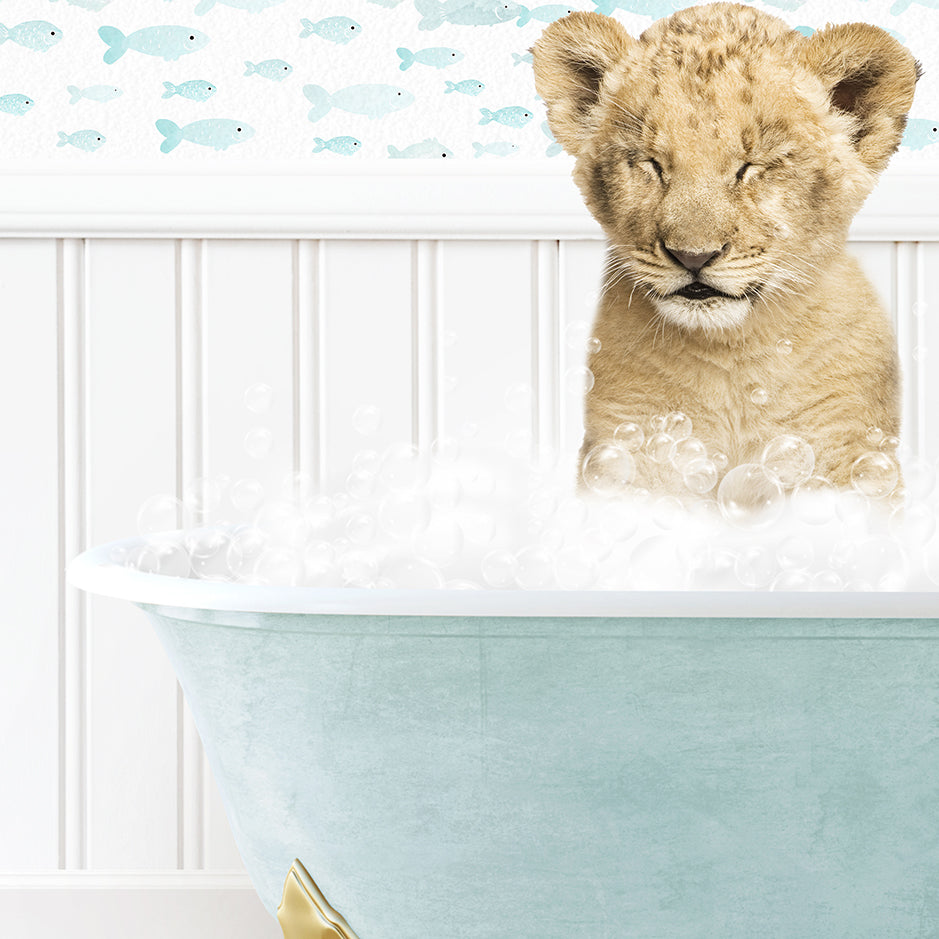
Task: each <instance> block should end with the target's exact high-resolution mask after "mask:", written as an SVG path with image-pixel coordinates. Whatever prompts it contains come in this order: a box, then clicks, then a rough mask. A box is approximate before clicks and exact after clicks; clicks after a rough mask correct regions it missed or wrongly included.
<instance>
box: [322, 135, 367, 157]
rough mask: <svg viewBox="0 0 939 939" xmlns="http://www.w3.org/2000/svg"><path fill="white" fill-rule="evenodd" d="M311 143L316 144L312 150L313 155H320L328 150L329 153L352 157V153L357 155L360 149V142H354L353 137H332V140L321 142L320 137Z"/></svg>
mask: <svg viewBox="0 0 939 939" xmlns="http://www.w3.org/2000/svg"><path fill="white" fill-rule="evenodd" d="M313 142H314V143H315V144H316V146H315V147H314V148H313V152H314V153H322V152H323V151H324V150H329V151H330V153H339V154H341V155H342V156H352V154H353V153H358V152H359V150H361V148H362V141H361V140H356V139H355V137H333V139H332V140H323V138H322V137H314V138H313Z"/></svg>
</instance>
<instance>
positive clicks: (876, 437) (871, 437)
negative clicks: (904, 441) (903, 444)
mask: <svg viewBox="0 0 939 939" xmlns="http://www.w3.org/2000/svg"><path fill="white" fill-rule="evenodd" d="M885 436H886V435H885V434H884V432H883V431H882V430H881V429H880V428H879V427H868V428H867V438H866V439H867V442H868V443H869V444H870V445H871V446H872V447H879V446H880V444H881V441H882V440H883V439H884V437H885Z"/></svg>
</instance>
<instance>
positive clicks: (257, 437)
mask: <svg viewBox="0 0 939 939" xmlns="http://www.w3.org/2000/svg"><path fill="white" fill-rule="evenodd" d="M273 446H274V435H273V434H272V433H271V432H270V430H268V428H266V427H252V428H251V430H249V431H248V432H247V433H246V434H245V451H246V452H247V454H248V456H250V457H251V458H252V459H255V460H263V459H264V458H265V457H266V456H268V455H269V454H270V452H271V448H272V447H273Z"/></svg>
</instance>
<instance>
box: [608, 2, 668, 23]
mask: <svg viewBox="0 0 939 939" xmlns="http://www.w3.org/2000/svg"><path fill="white" fill-rule="evenodd" d="M593 2H594V3H595V4H596V5H597V13H605V14H606V15H607V16H611V15H612V13H613V11H614V10H625V11H626V12H627V13H638V14H640V15H641V16H651V17H652V18H653V19H656V20H657V19H659V18H660V17H663V16H668V15H669V14H670V13H674V12H675V11H676V10H680V9H681V7H682V6H684V4H681V5H680V6H675V4H674V3H673V2H671V0H593Z"/></svg>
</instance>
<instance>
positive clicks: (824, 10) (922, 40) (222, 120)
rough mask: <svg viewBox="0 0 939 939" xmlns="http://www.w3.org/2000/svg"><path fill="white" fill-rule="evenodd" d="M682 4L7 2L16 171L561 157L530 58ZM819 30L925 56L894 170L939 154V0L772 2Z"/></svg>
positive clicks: (4, 101) (766, 6)
mask: <svg viewBox="0 0 939 939" xmlns="http://www.w3.org/2000/svg"><path fill="white" fill-rule="evenodd" d="M687 5H688V4H684V3H681V2H680V0H569V2H567V3H538V2H537V0H531V2H528V3H522V2H519V0H3V2H2V3H0V165H4V166H7V167H13V166H23V165H24V164H28V165H35V164H37V163H43V164H46V163H48V164H50V165H51V166H55V165H60V166H63V165H69V164H71V165H74V164H76V163H82V162H84V163H88V162H89V161H95V162H96V163H105V164H107V163H114V164H125V163H128V162H132V163H161V162H163V163H166V164H173V163H175V164H177V165H179V164H181V163H185V162H193V161H195V162H205V161H210V162H216V163H219V164H224V165H229V164H237V163H239V162H250V163H257V162H259V161H277V162H278V163H280V164H282V163H284V162H296V163H298V164H309V165H311V166H312V165H315V164H316V163H317V162H319V161H327V160H330V161H364V160H451V161H452V160H474V161H477V160H488V161H499V160H529V161H531V160H534V161H541V160H551V159H554V158H556V157H558V156H559V155H560V153H561V148H560V146H559V145H558V144H557V143H556V142H555V140H554V139H553V137H552V136H551V133H550V131H549V129H548V125H547V122H546V121H545V113H544V106H543V104H542V103H541V101H540V100H539V99H538V98H537V95H536V94H535V89H534V84H533V79H532V69H531V55H530V53H529V52H528V49H529V48H530V47H531V45H532V43H533V42H534V41H535V40H536V39H537V37H538V35H539V34H540V32H541V30H542V29H544V27H545V25H546V24H548V23H550V22H552V21H553V20H555V19H557V18H559V17H561V16H564V15H565V14H567V13H568V12H570V11H573V10H597V11H599V12H601V13H605V14H608V15H611V16H615V17H616V18H617V19H619V20H620V21H621V22H622V23H623V24H624V25H625V26H626V27H627V28H628V29H629V30H630V31H632V32H633V33H634V34H637V35H638V34H639V33H640V32H642V30H643V29H645V28H646V27H647V26H648V25H649V24H650V23H651V22H652V21H653V20H655V19H658V18H660V17H662V16H666V15H668V14H669V13H672V12H674V11H675V10H677V9H680V8H681V7H682V6H687ZM754 5H755V6H758V7H760V8H761V9H763V10H766V11H767V12H769V13H773V14H775V15H777V16H779V17H781V18H782V19H784V20H785V21H786V22H788V23H789V24H790V25H791V26H792V27H793V28H796V29H799V30H800V31H802V32H804V33H806V34H810V33H811V32H812V31H813V30H815V29H818V28H820V27H822V26H824V25H825V24H826V23H829V22H833V23H836V22H852V21H857V20H863V21H866V22H869V23H875V24H877V25H879V26H882V27H883V28H885V29H887V30H889V31H890V32H891V33H892V34H893V35H894V36H896V37H897V38H898V39H900V40H901V41H902V42H904V43H905V44H906V45H907V46H908V47H909V48H910V49H911V51H912V52H913V53H914V55H915V56H916V57H917V58H918V59H919V60H920V62H922V64H923V66H924V68H925V74H924V77H923V78H922V80H921V81H920V84H919V87H918V89H917V97H916V101H915V103H914V105H913V111H912V113H911V120H910V122H909V125H908V128H907V130H906V133H905V135H904V138H903V145H902V147H901V150H900V153H899V154H897V156H896V157H895V158H894V165H895V166H896V165H897V164H899V163H902V162H907V163H912V162H917V161H924V160H936V159H939V51H937V50H939V0H767V2H757V3H755V4H754Z"/></svg>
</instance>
